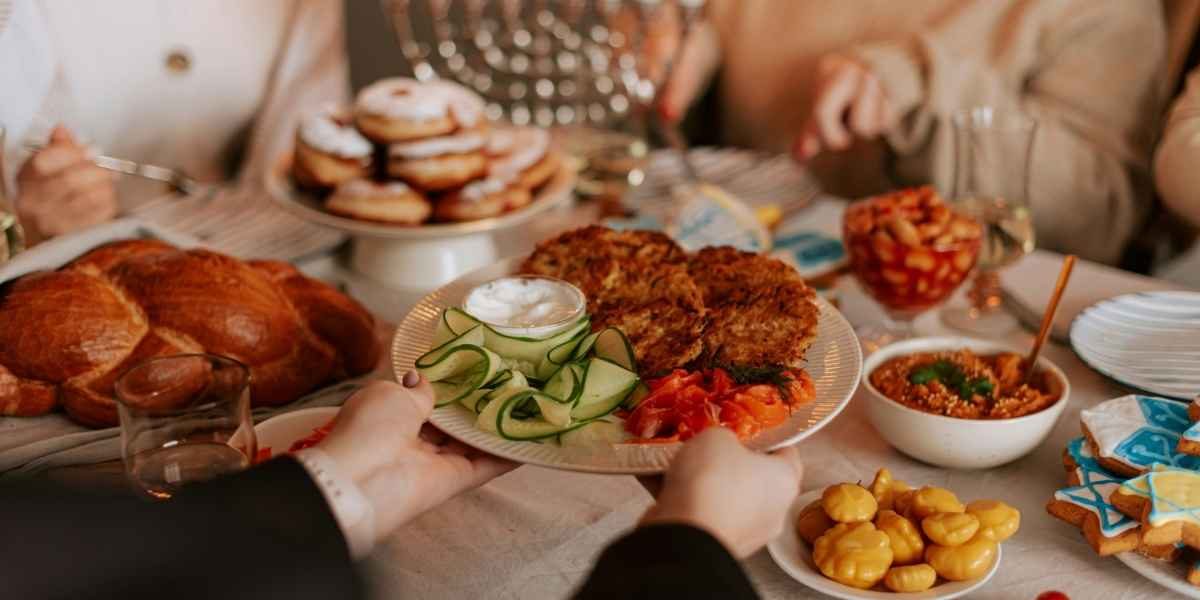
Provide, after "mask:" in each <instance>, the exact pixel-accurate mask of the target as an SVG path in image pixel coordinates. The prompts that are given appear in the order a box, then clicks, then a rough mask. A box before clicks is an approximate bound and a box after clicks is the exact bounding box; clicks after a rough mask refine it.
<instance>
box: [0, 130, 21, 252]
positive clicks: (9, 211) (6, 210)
mask: <svg viewBox="0 0 1200 600" xmlns="http://www.w3.org/2000/svg"><path fill="white" fill-rule="evenodd" d="M4 144H5V139H4V126H3V125H0V265H2V264H4V263H6V262H8V261H9V260H11V259H12V257H14V256H16V255H17V253H18V252H20V251H22V250H24V249H25V232H24V231H23V230H22V229H21V224H20V223H18V222H17V215H16V207H15V206H14V205H13V202H12V199H11V198H9V197H8V194H7V190H8V171H6V170H5V168H6V165H5V164H4Z"/></svg>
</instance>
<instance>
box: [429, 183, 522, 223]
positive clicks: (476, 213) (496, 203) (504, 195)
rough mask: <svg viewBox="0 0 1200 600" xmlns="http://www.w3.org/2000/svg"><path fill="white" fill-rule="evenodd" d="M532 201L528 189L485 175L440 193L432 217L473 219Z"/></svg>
mask: <svg viewBox="0 0 1200 600" xmlns="http://www.w3.org/2000/svg"><path fill="white" fill-rule="evenodd" d="M531 200H532V195H531V194H530V193H529V190H527V189H525V188H523V187H520V186H517V185H513V184H512V183H510V182H506V181H501V180H499V179H493V178H491V177H488V178H486V179H480V180H478V181H472V182H471V183H468V184H467V185H464V186H463V187H461V188H459V189H457V190H455V191H453V192H450V193H449V194H446V195H445V196H443V197H442V198H441V199H440V200H438V202H437V206H436V207H434V216H436V217H437V218H438V219H439V220H442V221H474V220H476V219H486V218H489V217H495V216H498V215H500V214H502V213H504V212H505V211H508V210H513V209H515V208H519V207H522V206H525V205H526V204H529V203H530V201H531Z"/></svg>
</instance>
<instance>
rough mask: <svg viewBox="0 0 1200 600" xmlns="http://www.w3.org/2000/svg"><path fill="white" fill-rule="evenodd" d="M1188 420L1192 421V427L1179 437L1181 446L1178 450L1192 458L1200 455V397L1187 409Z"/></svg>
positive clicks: (1177, 447)
mask: <svg viewBox="0 0 1200 600" xmlns="http://www.w3.org/2000/svg"><path fill="white" fill-rule="evenodd" d="M1187 414H1188V418H1189V419H1191V420H1192V426H1191V427H1189V428H1187V430H1186V431H1184V432H1183V433H1182V434H1180V436H1179V445H1178V446H1176V447H1175V449H1176V450H1178V451H1179V452H1182V453H1183V454H1189V455H1192V456H1197V455H1200V423H1198V422H1197V421H1200V396H1196V398H1195V399H1194V400H1192V403H1191V404H1188V407H1187Z"/></svg>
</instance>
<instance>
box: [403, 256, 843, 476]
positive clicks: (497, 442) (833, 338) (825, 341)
mask: <svg viewBox="0 0 1200 600" xmlns="http://www.w3.org/2000/svg"><path fill="white" fill-rule="evenodd" d="M520 261H521V258H520V257H516V258H510V259H507V260H503V261H500V262H497V263H495V264H493V265H491V266H488V267H484V268H482V269H479V270H476V271H473V272H471V273H469V274H467V275H465V276H463V277H461V278H459V279H457V280H455V281H454V282H452V283H450V284H448V285H446V286H443V287H441V288H439V289H438V290H436V291H434V292H433V293H431V294H429V295H427V296H425V297H424V298H423V299H422V300H421V301H420V302H419V303H417V305H416V306H415V307H414V308H413V309H412V311H411V312H409V314H408V316H406V317H405V318H404V320H403V321H402V322H401V323H400V326H399V327H398V328H397V329H396V336H395V338H394V339H393V341H392V367H393V370H394V374H395V376H396V379H397V381H398V380H399V379H400V378H402V377H403V376H404V374H405V373H407V372H408V371H409V370H411V369H413V364H414V363H415V362H416V360H417V358H418V357H420V356H421V355H422V354H424V353H426V352H427V351H429V349H430V347H431V346H432V343H433V333H434V328H435V326H436V325H437V321H438V318H439V315H440V314H441V312H442V310H443V309H445V308H450V307H460V306H462V301H463V299H464V298H465V297H466V295H467V293H468V292H469V291H470V290H471V289H472V288H474V287H475V286H477V285H479V284H481V283H484V282H487V281H490V280H492V279H495V278H497V277H502V276H505V275H511V274H513V273H515V272H516V270H517V267H518V266H519V264H520ZM817 304H818V307H819V309H820V317H819V321H818V324H817V336H816V340H815V341H814V343H813V345H812V347H811V348H810V349H809V350H808V354H807V363H808V364H807V366H806V367H805V368H806V369H807V370H808V373H809V375H811V376H812V378H813V383H814V384H815V387H816V398H815V400H813V401H812V402H810V403H809V404H807V405H805V406H803V407H800V408H799V409H798V410H797V411H796V412H794V413H792V415H791V416H790V417H789V418H788V420H787V421H785V422H784V423H783V424H781V425H779V426H777V427H774V428H771V429H769V430H767V431H764V432H762V433H761V434H759V435H758V436H756V437H754V438H752V439H750V440H749V441H748V442H747V444H746V445H747V446H748V447H750V448H752V449H755V450H760V451H764V452H769V451H771V450H775V449H778V448H782V447H784V446H789V445H792V444H795V443H796V442H799V441H800V440H802V439H804V438H806V437H808V436H810V435H812V434H814V433H816V432H817V431H818V430H820V429H821V428H822V427H824V426H825V425H826V424H828V423H829V422H830V421H831V420H833V418H834V417H836V416H837V415H838V413H840V412H841V411H842V409H844V408H845V407H846V404H848V403H849V402H850V398H851V396H852V395H853V394H854V390H855V388H856V387H857V385H858V379H859V376H860V374H861V372H862V352H861V351H860V350H859V346H858V340H857V339H856V338H855V337H854V330H853V328H851V327H850V324H849V323H848V322H846V319H845V318H844V317H843V316H842V315H841V313H839V312H838V311H837V309H836V308H834V307H833V306H832V305H831V304H829V303H828V302H826V301H825V300H824V299H822V298H819V297H818V298H817ZM429 420H430V422H431V423H433V424H434V425H435V426H437V427H438V428H439V429H441V430H442V431H444V432H446V433H447V434H448V435H450V436H451V437H453V438H455V439H457V440H459V441H461V442H463V443H464V444H467V445H469V446H472V447H474V448H477V449H479V450H483V451H485V452H488V453H491V454H494V455H496V456H500V457H503V458H507V459H509V460H513V461H516V462H520V463H526V464H533V465H539V466H544V467H551V468H557V469H565V470H570V471H582V472H588V473H609V474H630V475H649V474H655V473H661V472H662V471H664V470H665V469H666V468H667V466H668V465H669V464H670V461H671V458H672V457H673V456H674V455H675V452H676V451H678V448H679V444H602V445H596V446H582V447H581V446H574V447H563V446H559V445H557V444H556V443H553V442H545V443H538V442H517V441H509V440H505V439H503V438H501V437H498V436H496V435H494V434H491V433H488V432H485V431H481V430H479V429H478V428H476V426H475V420H476V416H475V414H474V413H472V412H470V411H468V410H467V409H465V408H462V407H460V406H458V405H452V406H446V407H443V408H438V409H436V410H434V411H433V415H432V416H431V417H430V419H429Z"/></svg>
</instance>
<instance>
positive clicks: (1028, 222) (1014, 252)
mask: <svg viewBox="0 0 1200 600" xmlns="http://www.w3.org/2000/svg"><path fill="white" fill-rule="evenodd" d="M952 122H953V124H954V153H955V160H954V165H955V166H954V197H953V200H954V203H955V205H956V206H957V207H958V208H959V209H960V210H962V211H963V212H965V213H967V214H970V215H971V216H973V217H975V219H976V220H978V221H979V222H980V223H981V224H983V226H984V229H985V235H984V241H983V248H982V250H981V251H980V253H979V265H978V268H977V271H976V274H975V277H974V280H973V281H972V284H971V289H970V290H969V291H968V292H967V300H968V305H967V306H966V307H957V308H948V309H947V310H945V311H943V312H942V320H943V321H944V322H945V323H946V324H947V325H950V326H951V327H954V328H956V329H961V330H963V331H967V332H970V333H974V334H979V335H992V336H995V335H1001V334H1004V333H1007V332H1009V331H1011V330H1013V329H1014V328H1016V327H1017V324H1018V323H1017V320H1016V319H1015V318H1014V317H1013V316H1012V315H1009V314H1008V313H1007V312H1005V311H1004V310H1002V309H1001V305H1002V304H1003V291H1002V289H1001V287H1000V273H999V271H1000V269H1002V268H1004V267H1007V266H1009V265H1012V264H1013V263H1015V262H1017V261H1018V260H1020V259H1021V257H1022V256H1024V255H1026V254H1028V253H1029V252H1032V251H1033V248H1034V230H1033V216H1032V214H1031V213H1030V209H1029V169H1030V161H1031V159H1032V155H1033V153H1032V150H1033V140H1034V136H1035V133H1036V131H1037V122H1036V121H1035V120H1034V119H1032V118H1030V117H1028V116H1025V115H1022V114H1020V113H1015V112H1009V111H1002V110H997V109H995V108H992V107H988V106H981V107H975V108H970V109H966V110H963V111H959V112H957V113H955V114H954V116H953V118H952Z"/></svg>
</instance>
